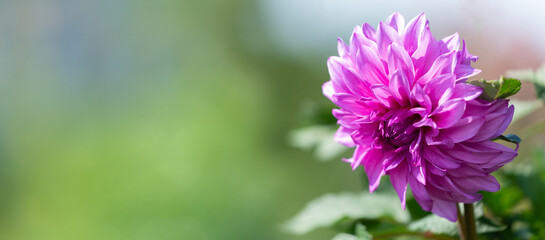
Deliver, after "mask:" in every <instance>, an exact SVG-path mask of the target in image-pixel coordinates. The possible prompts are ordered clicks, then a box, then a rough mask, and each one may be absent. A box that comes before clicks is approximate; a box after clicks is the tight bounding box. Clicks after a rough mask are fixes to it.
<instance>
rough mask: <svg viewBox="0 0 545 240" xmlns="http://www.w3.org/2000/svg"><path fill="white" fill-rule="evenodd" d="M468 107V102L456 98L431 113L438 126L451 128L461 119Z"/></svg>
mask: <svg viewBox="0 0 545 240" xmlns="http://www.w3.org/2000/svg"><path fill="white" fill-rule="evenodd" d="M465 109H466V102H465V101H463V100H461V99H455V100H451V101H448V102H446V103H445V104H443V105H440V106H439V107H438V108H437V109H435V111H433V112H432V113H431V117H432V119H433V121H434V122H435V124H437V127H438V128H440V129H441V128H449V127H452V126H454V125H455V124H457V123H458V122H459V121H460V118H462V115H463V114H464V111H465Z"/></svg>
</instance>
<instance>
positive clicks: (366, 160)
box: [362, 149, 384, 193]
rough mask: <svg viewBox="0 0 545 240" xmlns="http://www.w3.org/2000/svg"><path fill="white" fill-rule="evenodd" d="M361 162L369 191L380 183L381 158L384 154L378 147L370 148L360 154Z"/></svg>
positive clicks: (381, 172) (372, 190)
mask: <svg viewBox="0 0 545 240" xmlns="http://www.w3.org/2000/svg"><path fill="white" fill-rule="evenodd" d="M362 158H363V159H362V164H363V167H364V168H365V173H366V174H367V177H368V179H369V192H371V193H372V192H374V191H375V190H376V189H377V187H378V185H379V184H380V178H381V177H382V175H384V169H383V168H382V159H383V158H384V155H383V154H382V150H380V149H370V150H368V151H367V152H366V153H365V154H364V155H362Z"/></svg>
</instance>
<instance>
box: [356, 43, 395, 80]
mask: <svg viewBox="0 0 545 240" xmlns="http://www.w3.org/2000/svg"><path fill="white" fill-rule="evenodd" d="M356 59H357V61H358V68H359V70H360V73H361V78H362V79H363V80H364V81H366V82H367V83H369V84H370V85H372V84H386V83H387V82H388V78H387V77H386V75H385V69H384V65H383V64H382V60H380V58H379V56H378V55H377V52H376V51H373V50H372V49H371V48H369V47H367V46H364V47H362V48H360V49H359V51H358V52H357V54H356Z"/></svg>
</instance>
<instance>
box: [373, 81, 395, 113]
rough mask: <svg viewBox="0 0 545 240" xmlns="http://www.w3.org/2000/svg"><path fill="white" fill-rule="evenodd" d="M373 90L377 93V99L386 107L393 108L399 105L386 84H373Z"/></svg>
mask: <svg viewBox="0 0 545 240" xmlns="http://www.w3.org/2000/svg"><path fill="white" fill-rule="evenodd" d="M371 91H372V92H373V94H374V95H375V97H376V99H377V100H378V101H379V102H380V103H381V104H382V105H383V106H384V107H385V108H392V107H395V106H398V105H397V101H396V100H395V98H394V95H393V93H392V90H390V88H388V87H386V86H384V85H373V86H371Z"/></svg>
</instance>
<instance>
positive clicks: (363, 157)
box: [323, 13, 517, 221]
mask: <svg viewBox="0 0 545 240" xmlns="http://www.w3.org/2000/svg"><path fill="white" fill-rule="evenodd" d="M338 51H339V56H338V57H337V56H334V57H330V58H329V59H328V62H327V66H328V69H329V74H330V76H331V80H330V81H328V82H326V83H325V84H324V85H323V93H324V95H325V96H326V97H328V98H329V99H330V100H331V101H333V102H334V103H335V104H336V105H337V106H339V107H340V109H334V110H333V115H334V116H335V117H336V118H337V120H338V124H339V125H340V127H339V130H338V131H337V134H336V136H335V139H336V141H338V142H339V143H342V144H344V145H346V146H348V147H356V148H355V151H354V155H353V157H352V158H350V159H344V160H345V161H346V162H349V163H350V164H351V165H352V168H353V169H355V168H356V167H358V166H359V165H363V167H364V168H365V172H366V173H367V176H368V178H369V191H370V192H373V191H374V190H375V189H376V188H377V187H378V185H379V182H380V178H381V177H382V176H383V175H389V176H390V181H391V182H392V185H393V187H394V189H395V190H396V192H397V194H398V196H399V198H400V199H401V205H402V207H403V208H405V194H406V191H407V185H409V186H410V189H411V190H412V193H413V195H414V197H415V199H416V201H417V202H418V203H419V204H420V206H421V207H422V208H423V209H424V210H426V211H431V212H433V213H435V214H437V215H438V216H441V217H444V218H446V219H448V220H450V221H456V219H457V215H456V204H457V202H463V203H473V202H476V201H478V200H480V199H481V198H482V196H481V195H480V194H478V193H477V192H478V191H497V190H499V188H500V185H499V184H498V182H497V181H496V179H495V178H494V177H493V176H492V175H490V173H492V172H493V171H495V170H497V169H498V168H500V167H501V166H503V165H504V164H506V163H508V162H510V161H511V160H513V158H514V157H515V156H517V152H516V150H512V149H510V148H508V147H505V146H503V145H501V144H498V143H495V142H492V141H491V140H492V139H494V138H496V137H498V136H500V135H501V134H502V133H503V131H505V129H506V128H507V126H508V125H509V123H510V122H511V119H512V117H513V111H514V108H513V106H509V104H508V100H506V99H497V100H494V101H493V102H487V101H484V100H482V99H479V98H478V97H479V95H480V94H481V92H482V89H481V88H480V87H477V86H474V85H471V84H468V83H466V80H467V79H468V78H469V77H471V76H474V75H475V74H477V73H479V72H480V70H478V69H475V68H473V67H471V62H474V61H476V60H477V57H476V56H473V55H471V54H470V53H469V52H468V50H467V48H466V46H465V42H463V44H462V46H460V39H459V37H458V34H454V35H452V36H449V37H446V38H444V39H442V40H439V41H438V40H436V39H435V38H434V37H433V36H432V34H431V32H430V29H429V26H428V21H427V19H426V17H425V15H424V14H420V15H419V16H417V17H416V18H414V19H412V20H411V21H409V23H408V24H406V25H405V22H404V20H403V17H402V16H401V15H400V14H398V13H395V14H393V15H391V16H390V17H389V18H388V20H386V22H381V23H380V24H379V26H378V28H377V29H376V30H375V29H374V28H373V27H371V26H370V25H369V24H367V23H365V24H363V26H361V27H360V26H356V28H355V29H354V33H353V34H352V37H351V39H350V44H348V45H347V44H345V43H344V42H343V41H342V40H341V39H339V40H338Z"/></svg>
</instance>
